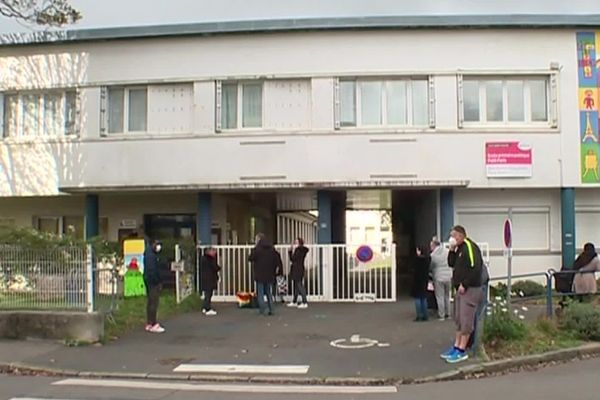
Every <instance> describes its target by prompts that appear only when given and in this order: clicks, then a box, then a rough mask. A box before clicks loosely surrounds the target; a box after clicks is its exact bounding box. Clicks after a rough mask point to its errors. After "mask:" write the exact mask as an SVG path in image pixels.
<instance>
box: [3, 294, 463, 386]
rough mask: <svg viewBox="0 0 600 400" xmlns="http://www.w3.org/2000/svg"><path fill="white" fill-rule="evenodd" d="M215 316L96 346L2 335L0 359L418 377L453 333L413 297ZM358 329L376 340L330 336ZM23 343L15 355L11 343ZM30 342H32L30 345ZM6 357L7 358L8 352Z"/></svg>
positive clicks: (164, 369) (437, 368)
mask: <svg viewBox="0 0 600 400" xmlns="http://www.w3.org/2000/svg"><path fill="white" fill-rule="evenodd" d="M218 310H219V315H218V316H217V317H212V318H209V317H204V316H203V315H202V314H200V313H193V314H186V315H183V316H179V317H176V318H174V319H172V320H169V321H167V322H166V323H165V326H166V327H167V329H168V331H167V333H166V334H164V335H152V334H148V333H146V332H144V331H143V330H142V329H141V328H140V330H138V331H136V332H132V333H131V334H128V335H126V336H125V337H123V338H121V339H120V340H118V341H116V342H114V343H111V344H109V345H106V346H101V347H94V346H88V347H79V348H66V347H58V348H57V347H55V346H52V345H45V346H47V347H44V348H42V347H43V346H42V347H40V345H39V344H38V343H35V342H34V344H32V343H29V342H10V341H8V342H7V341H4V342H0V361H23V362H27V363H32V364H38V365H44V366H50V367H54V368H63V369H75V370H85V371H117V372H143V373H172V372H173V370H174V369H175V368H176V367H178V366H179V365H180V364H183V363H193V364H208V363H211V364H214V363H219V364H242V365H248V364H251V365H276V366H297V365H300V366H309V369H308V372H307V373H306V374H304V375H303V376H306V377H377V378H385V377H420V376H425V375H432V374H437V373H440V372H444V371H447V370H449V369H451V367H450V366H448V365H447V364H445V363H444V362H443V361H442V360H440V358H439V356H438V355H439V353H440V351H441V350H442V349H443V348H444V347H446V346H447V345H448V344H449V341H450V338H451V337H452V335H453V325H452V323H451V322H450V321H446V322H439V321H437V320H436V319H435V318H434V319H433V320H431V321H430V322H426V323H414V322H412V319H413V312H414V311H413V308H412V303H411V302H410V301H402V302H399V303H393V304H311V306H310V308H309V309H307V310H297V309H288V308H285V307H283V306H279V307H278V308H277V310H276V315H275V316H273V317H259V316H258V315H256V311H255V310H240V309H237V308H236V307H234V306H233V305H220V307H218ZM355 334H359V335H360V336H362V337H366V338H370V339H374V340H377V341H378V342H380V343H382V344H383V345H384V346H385V345H387V347H379V346H377V345H374V346H372V347H370V348H366V349H361V350H345V349H338V348H334V347H332V346H331V345H330V342H331V341H332V340H336V339H347V340H350V338H351V336H352V335H355ZM16 347H18V348H19V349H22V350H23V351H21V352H18V354H16V355H14V356H13V355H12V353H11V351H12V349H14V348H16ZM30 347H32V349H30ZM7 357H8V359H7Z"/></svg>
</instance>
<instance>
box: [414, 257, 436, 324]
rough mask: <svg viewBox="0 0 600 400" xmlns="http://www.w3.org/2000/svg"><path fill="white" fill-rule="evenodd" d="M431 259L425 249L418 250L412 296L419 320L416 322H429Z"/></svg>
mask: <svg viewBox="0 0 600 400" xmlns="http://www.w3.org/2000/svg"><path fill="white" fill-rule="evenodd" d="M430 263H431V257H430V256H429V254H428V252H427V249H425V248H424V247H418V248H417V258H416V259H415V264H414V272H413V283H412V287H411V291H410V295H411V296H412V297H413V298H414V299H415V310H416V312H417V318H416V319H415V321H427V319H428V311H427V282H429V264H430Z"/></svg>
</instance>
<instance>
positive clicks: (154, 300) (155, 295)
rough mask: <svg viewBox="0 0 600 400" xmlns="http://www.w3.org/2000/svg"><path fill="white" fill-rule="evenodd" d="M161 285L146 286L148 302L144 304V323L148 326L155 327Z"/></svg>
mask: <svg viewBox="0 0 600 400" xmlns="http://www.w3.org/2000/svg"><path fill="white" fill-rule="evenodd" d="M161 289H162V287H161V285H154V286H146V293H147V294H148V302H147V304H146V321H147V322H148V325H156V323H157V320H156V318H157V314H158V302H159V300H160V291H161Z"/></svg>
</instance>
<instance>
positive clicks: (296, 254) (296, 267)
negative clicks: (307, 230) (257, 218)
mask: <svg viewBox="0 0 600 400" xmlns="http://www.w3.org/2000/svg"><path fill="white" fill-rule="evenodd" d="M289 253H290V260H291V261H292V269H291V271H290V275H291V277H292V281H293V282H294V297H293V299H292V302H291V303H289V304H288V307H298V308H307V307H308V301H307V300H306V287H305V286H304V273H305V268H304V260H305V259H306V254H308V248H306V246H304V240H303V239H302V238H298V239H296V240H295V241H294V244H293V246H292V248H291V249H290V251H289ZM298 295H300V296H301V297H302V303H298Z"/></svg>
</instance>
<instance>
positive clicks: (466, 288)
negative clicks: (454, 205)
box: [441, 225, 484, 363]
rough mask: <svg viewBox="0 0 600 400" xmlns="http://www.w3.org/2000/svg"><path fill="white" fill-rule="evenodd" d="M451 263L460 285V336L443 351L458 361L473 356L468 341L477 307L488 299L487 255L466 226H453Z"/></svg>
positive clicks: (454, 280)
mask: <svg viewBox="0 0 600 400" xmlns="http://www.w3.org/2000/svg"><path fill="white" fill-rule="evenodd" d="M451 236H452V237H451V239H452V240H451V241H450V251H449V253H448V265H449V266H450V267H451V268H453V271H452V286H453V287H454V289H456V297H455V299H454V321H455V323H456V337H455V341H454V346H452V348H450V349H449V350H448V351H446V352H444V353H442V354H441V357H442V358H443V359H445V360H446V361H447V362H449V363H458V362H461V361H465V360H467V359H468V358H469V355H468V354H467V352H466V350H467V345H468V343H469V338H470V336H471V334H472V333H473V330H474V328H475V314H476V312H477V308H478V307H479V305H480V304H481V303H482V302H483V301H484V294H483V290H482V289H481V285H482V282H481V276H482V268H483V257H482V255H481V250H480V249H479V246H477V244H476V243H475V242H474V241H473V240H471V239H470V238H468V237H467V231H466V230H465V228H464V227H462V226H460V225H457V226H455V227H454V228H452V233H451Z"/></svg>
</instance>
